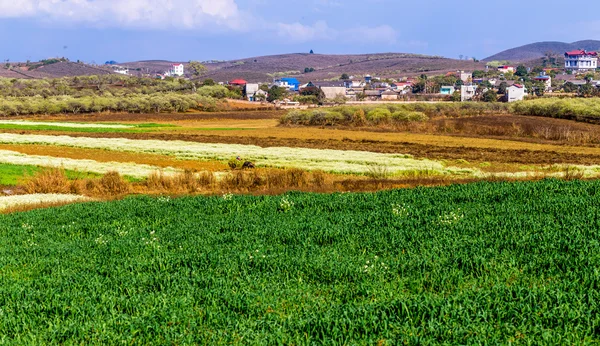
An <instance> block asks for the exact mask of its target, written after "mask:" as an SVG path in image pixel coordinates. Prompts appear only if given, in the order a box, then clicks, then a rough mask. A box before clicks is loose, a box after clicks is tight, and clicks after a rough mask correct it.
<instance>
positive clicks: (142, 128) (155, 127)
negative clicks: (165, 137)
mask: <svg viewBox="0 0 600 346" xmlns="http://www.w3.org/2000/svg"><path fill="white" fill-rule="evenodd" d="M174 127H177V126H176V125H170V124H165V125H161V124H154V123H149V124H137V125H134V127H131V128H106V127H69V126H54V125H22V124H0V130H29V131H64V132H86V133H146V132H153V131H160V130H162V129H166V128H174Z"/></svg>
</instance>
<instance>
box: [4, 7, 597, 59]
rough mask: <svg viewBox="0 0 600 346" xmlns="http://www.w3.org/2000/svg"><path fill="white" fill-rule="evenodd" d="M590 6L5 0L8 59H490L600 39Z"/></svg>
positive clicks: (595, 16)
mask: <svg viewBox="0 0 600 346" xmlns="http://www.w3.org/2000/svg"><path fill="white" fill-rule="evenodd" d="M585 6H586V11H581V12H578V13H577V15H576V16H575V15H570V16H569V18H570V19H569V27H568V28H565V27H564V26H563V25H562V24H561V22H563V21H562V18H563V16H562V13H561V3H559V2H558V1H556V0H554V1H549V0H544V1H542V0H526V1H524V0H519V1H515V0H505V1H502V2H495V1H481V0H453V1H439V0H437V1H433V0H419V1H406V0H360V1H358V0H303V1H290V0H0V59H2V60H3V61H6V60H10V61H26V60H31V61H37V60H40V59H45V58H49V57H63V56H64V57H67V58H69V59H71V60H72V61H75V60H81V61H85V62H88V63H98V64H101V63H104V62H105V61H107V60H115V61H118V62H128V61H137V60H158V59H160V60H171V61H190V60H200V61H206V60H235V59H240V58H248V57H254V56H261V55H271V54H284V53H306V52H308V51H310V50H311V49H312V50H313V51H314V52H315V53H322V54H362V53H383V52H403V53H419V54H428V55H439V56H445V57H450V58H458V57H459V56H461V55H462V56H468V57H476V58H477V59H483V58H485V57H487V56H490V55H493V54H495V53H498V52H500V51H502V50H505V49H509V48H513V47H517V46H520V45H524V44H528V43H533V42H538V41H563V42H574V41H579V40H585V39H600V20H598V16H597V13H598V12H599V10H600V2H594V1H591V2H587V3H586V5H585ZM575 28H576V29H575Z"/></svg>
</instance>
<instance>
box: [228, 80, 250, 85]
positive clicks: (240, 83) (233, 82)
mask: <svg viewBox="0 0 600 346" xmlns="http://www.w3.org/2000/svg"><path fill="white" fill-rule="evenodd" d="M246 84H248V82H246V81H245V80H243V79H234V80H232V81H230V82H229V85H235V86H244V85H246Z"/></svg>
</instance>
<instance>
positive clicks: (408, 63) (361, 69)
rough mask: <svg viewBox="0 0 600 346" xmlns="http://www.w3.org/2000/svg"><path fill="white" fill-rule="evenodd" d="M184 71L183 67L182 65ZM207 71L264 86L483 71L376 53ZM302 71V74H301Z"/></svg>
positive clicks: (262, 60)
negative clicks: (285, 80) (292, 80)
mask: <svg viewBox="0 0 600 346" xmlns="http://www.w3.org/2000/svg"><path fill="white" fill-rule="evenodd" d="M170 64H171V62H168V61H160V60H155V61H136V62H129V63H122V64H121V65H122V66H127V67H129V69H130V71H131V70H132V69H133V70H137V71H138V72H139V71H142V72H144V73H162V72H164V71H166V70H167V69H168V68H169V66H170ZM184 65H185V66H186V67H187V63H184ZM205 65H206V67H207V68H208V71H207V73H206V74H205V75H203V76H202V77H201V79H204V78H212V79H214V80H215V81H217V82H226V81H230V80H233V79H239V78H241V79H245V80H247V81H249V82H268V81H271V80H273V78H275V77H281V76H289V77H296V78H298V79H299V80H300V81H302V82H308V81H324V80H338V79H339V78H340V76H341V75H342V74H344V73H346V74H348V75H349V76H352V75H354V76H364V75H366V74H370V75H373V76H377V77H382V78H386V77H390V78H399V77H403V76H415V75H419V74H421V73H427V74H444V73H446V72H449V71H453V72H455V71H456V70H469V71H472V70H475V69H484V68H485V64H483V63H480V62H473V61H472V60H455V59H448V58H442V57H437V56H426V55H419V54H408V53H379V54H357V55H327V54H305V53H296V54H281V55H269V56H259V57H252V58H245V59H238V60H231V61H223V62H211V63H206V64H205ZM305 71H306V72H305Z"/></svg>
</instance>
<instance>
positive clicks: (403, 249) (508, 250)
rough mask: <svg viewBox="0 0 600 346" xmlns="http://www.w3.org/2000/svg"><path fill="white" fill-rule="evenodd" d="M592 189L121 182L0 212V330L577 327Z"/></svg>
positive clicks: (473, 337) (565, 339)
mask: <svg viewBox="0 0 600 346" xmlns="http://www.w3.org/2000/svg"><path fill="white" fill-rule="evenodd" d="M599 188H600V183H599V182H582V181H574V182H563V181H555V180H548V181H541V182H537V183H510V184H509V183H496V184H492V183H480V184H474V185H455V186H451V187H446V188H434V189H425V188H420V189H413V190H395V191H388V192H380V193H376V194H354V193H345V194H333V195H317V194H303V193H289V194H286V195H283V196H234V195H223V196H216V197H209V198H206V197H194V198H181V199H172V198H169V197H160V198H149V197H136V198H128V199H126V200H123V201H119V202H110V203H84V204H76V205H71V206H67V207H61V208H55V209H50V210H37V211H33V212H27V213H16V214H11V215H3V216H0V249H2V250H0V251H1V252H2V256H0V268H1V270H2V271H1V273H2V285H1V288H0V289H1V297H2V299H3V300H2V313H3V314H5V316H19V319H15V318H2V319H0V330H1V331H2V335H3V338H4V340H5V341H7V342H9V343H17V344H28V343H43V344H61V343H62V344H74V343H77V344H79V343H99V344H114V343H142V344H164V343H165V340H169V342H172V343H177V344H235V343H238V342H240V340H243V342H244V343H248V344H265V345H267V344H269V345H271V344H280V343H281V344H326V343H336V344H377V343H381V344H402V343H408V344H419V343H422V344H435V343H439V342H440V340H444V342H446V343H448V344H481V343H493V344H504V343H511V342H515V343H517V342H518V343H524V344H528V343H548V344H552V343H561V344H577V343H581V342H583V343H595V342H596V341H597V335H596V329H597V322H596V320H595V319H593V318H590V316H596V315H599V314H600V311H598V309H599V308H598V305H597V304H592V303H590V302H591V301H592V300H597V299H599V298H600V291H599V290H598V288H597V287H596V286H597V285H595V277H596V276H597V273H596V272H595V270H596V269H595V268H598V267H599V266H600V257H599V256H597V254H598V253H600V241H599V239H598V235H597V233H598V232H597V230H598V229H599V228H600V222H599V221H598V220H600V206H599V205H598V203H597V198H596V193H597V191H598V189H599ZM492 204H493V205H494V206H495V207H494V208H490V205H492ZM582 210H585V212H582ZM82 215H85V216H86V217H82ZM57 292H60V294H57ZM48 321H53V323H48ZM424 321H425V322H424ZM490 321H494V322H493V323H490Z"/></svg>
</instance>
